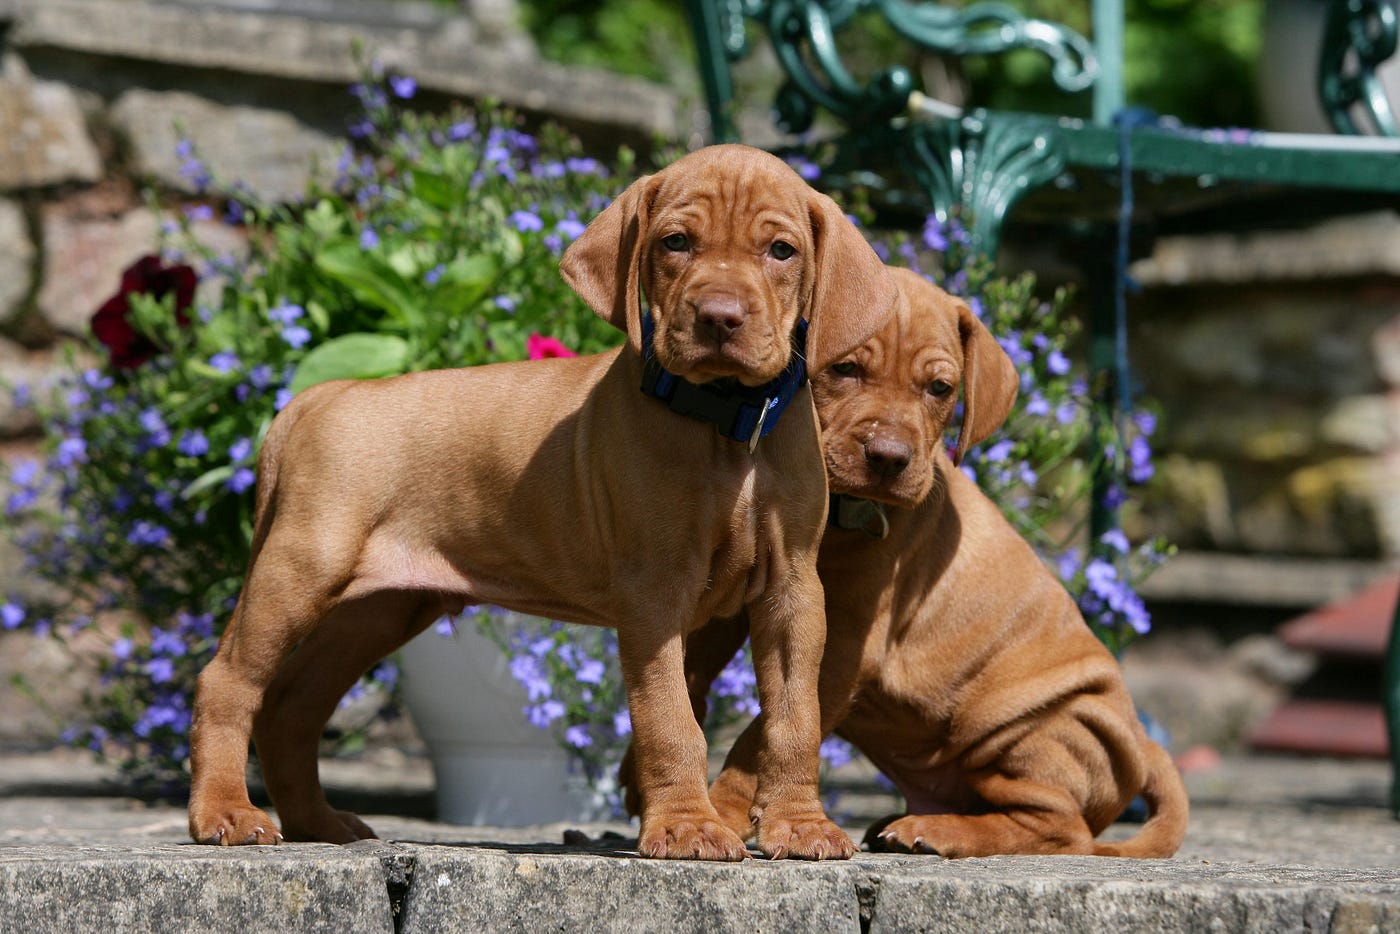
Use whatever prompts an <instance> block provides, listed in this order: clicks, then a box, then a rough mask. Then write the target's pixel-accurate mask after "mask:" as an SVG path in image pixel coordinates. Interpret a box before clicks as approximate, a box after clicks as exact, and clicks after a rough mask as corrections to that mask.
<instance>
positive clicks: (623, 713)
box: [613, 707, 632, 736]
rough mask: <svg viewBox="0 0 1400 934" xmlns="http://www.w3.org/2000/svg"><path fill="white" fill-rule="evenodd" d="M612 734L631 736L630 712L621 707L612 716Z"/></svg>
mask: <svg viewBox="0 0 1400 934" xmlns="http://www.w3.org/2000/svg"><path fill="white" fill-rule="evenodd" d="M613 732H614V733H616V734H617V735H618V736H630V735H632V711H630V710H628V709H627V708H626V707H623V708H622V709H621V710H619V711H618V712H617V713H615V714H613Z"/></svg>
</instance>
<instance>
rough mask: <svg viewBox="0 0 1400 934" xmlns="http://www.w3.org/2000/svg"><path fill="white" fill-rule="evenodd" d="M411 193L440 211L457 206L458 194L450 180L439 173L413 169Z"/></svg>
mask: <svg viewBox="0 0 1400 934" xmlns="http://www.w3.org/2000/svg"><path fill="white" fill-rule="evenodd" d="M411 174H412V176H413V193H414V194H415V195H417V196H418V197H419V198H421V199H423V200H424V201H426V202H427V203H428V204H431V205H432V206H433V207H435V208H437V209H438V210H440V211H450V210H452V209H453V208H454V207H457V206H458V201H459V198H458V194H457V190H456V187H455V186H454V185H453V184H452V180H451V179H450V178H448V177H447V176H446V175H443V174H441V173H440V172H430V171H428V170H427V169H413V170H412V173H411Z"/></svg>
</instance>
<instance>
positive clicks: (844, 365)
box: [831, 360, 856, 376]
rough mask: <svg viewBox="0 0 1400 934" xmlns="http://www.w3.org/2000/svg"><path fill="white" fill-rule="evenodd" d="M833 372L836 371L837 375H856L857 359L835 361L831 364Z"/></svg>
mask: <svg viewBox="0 0 1400 934" xmlns="http://www.w3.org/2000/svg"><path fill="white" fill-rule="evenodd" d="M831 372H833V373H835V374H836V375H837V376H854V375H855V372H856V364H855V361H854V360H843V361H842V362H840V363H833V364H832V365H831Z"/></svg>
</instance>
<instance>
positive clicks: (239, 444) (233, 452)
mask: <svg viewBox="0 0 1400 934" xmlns="http://www.w3.org/2000/svg"><path fill="white" fill-rule="evenodd" d="M252 453H253V442H252V439H250V438H239V439H238V440H237V441H235V442H233V444H231V445H229V449H228V459H229V460H231V461H233V462H234V463H237V462H238V461H241V460H246V459H247V458H248V455H249V454H252Z"/></svg>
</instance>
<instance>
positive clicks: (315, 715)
mask: <svg viewBox="0 0 1400 934" xmlns="http://www.w3.org/2000/svg"><path fill="white" fill-rule="evenodd" d="M442 614H443V607H442V606H441V601H440V600H438V599H437V598H436V597H433V596H427V597H425V596H424V595H422V594H414V593H407V592H402V591H383V592H380V593H376V594H373V595H371V596H368V597H364V598H361V599H359V600H354V601H351V602H349V603H345V604H342V605H340V606H338V607H336V608H335V609H334V610H332V611H331V613H330V615H329V616H327V618H326V620H325V621H324V622H323V623H322V624H321V625H320V626H318V627H317V628H316V630H315V631H314V632H313V633H311V635H309V636H308V637H307V638H306V640H305V641H304V642H302V644H301V645H299V646H298V647H297V649H296V651H295V652H293V653H292V655H291V657H290V658H288V659H287V662H286V664H284V665H283V666H282V668H281V670H279V671H278V673H277V677H276V678H275V679H274V680H273V682H272V684H271V685H270V686H269V687H268V689H267V694H266V697H265V699H264V701H263V705H262V709H261V710H259V711H258V715H257V717H256V718H255V719H254V721H253V741H254V744H255V745H256V747H257V750H258V764H259V767H260V768H261V770H262V776H263V781H264V782H265V783H266V785H267V791H268V794H269V795H270V796H271V797H272V802H273V805H274V806H275V807H276V808H277V816H278V817H279V818H280V819H281V821H282V831H283V833H284V834H286V838H287V839H288V840H316V841H321V842H324V843H353V842H354V841H355V840H364V839H369V838H371V837H374V836H375V833H374V831H373V830H371V829H370V828H369V827H368V826H367V825H366V824H365V823H364V822H363V821H361V820H360V819H359V818H358V817H356V816H355V815H354V814H351V813H349V812H348V811H337V810H335V809H333V808H332V807H331V806H330V804H329V803H328V802H327V801H326V797H325V793H324V792H323V790H322V788H321V780H320V775H319V769H318V766H317V759H318V755H317V754H318V751H319V745H320V738H321V732H322V730H323V729H324V727H325V723H326V721H327V720H328V719H330V716H331V714H332V713H334V711H335V708H336V705H337V704H338V703H339V702H340V699H341V698H342V697H344V696H345V692H346V691H348V690H349V689H350V688H351V686H352V685H354V683H355V682H356V681H357V680H358V679H359V678H360V676H361V675H363V674H364V673H365V671H367V670H368V669H369V668H370V666H372V665H373V664H374V663H375V662H377V661H379V660H380V659H382V658H384V657H385V656H387V655H388V654H389V653H391V652H393V651H395V650H396V649H398V648H399V647H400V646H402V645H403V644H404V643H405V642H407V641H408V640H409V639H411V638H413V637H414V636H415V635H417V634H418V633H420V632H422V631H423V629H425V628H426V627H427V626H428V624H429V623H431V622H432V621H433V620H434V619H436V618H438V617H439V616H441V615H442Z"/></svg>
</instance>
